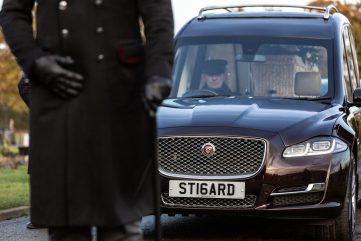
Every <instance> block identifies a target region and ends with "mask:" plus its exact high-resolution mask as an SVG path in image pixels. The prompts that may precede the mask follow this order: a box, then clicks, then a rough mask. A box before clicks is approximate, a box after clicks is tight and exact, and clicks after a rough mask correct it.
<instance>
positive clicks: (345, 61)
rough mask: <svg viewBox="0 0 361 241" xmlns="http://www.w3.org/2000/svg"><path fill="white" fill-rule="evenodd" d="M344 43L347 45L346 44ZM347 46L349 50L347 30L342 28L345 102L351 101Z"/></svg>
mask: <svg viewBox="0 0 361 241" xmlns="http://www.w3.org/2000/svg"><path fill="white" fill-rule="evenodd" d="M346 41H347V42H348V43H346ZM347 46H348V48H350V42H349V39H348V34H347V28H344V31H343V51H342V52H343V53H342V56H343V77H344V84H345V87H346V96H347V100H348V101H349V102H351V101H352V86H351V81H350V79H351V74H350V68H349V62H348V59H349V58H348V56H347V54H348V51H347Z"/></svg>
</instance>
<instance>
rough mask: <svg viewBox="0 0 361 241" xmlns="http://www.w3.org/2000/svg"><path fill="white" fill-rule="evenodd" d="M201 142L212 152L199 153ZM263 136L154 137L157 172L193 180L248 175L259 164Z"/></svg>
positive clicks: (255, 172)
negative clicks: (156, 153) (211, 145)
mask: <svg viewBox="0 0 361 241" xmlns="http://www.w3.org/2000/svg"><path fill="white" fill-rule="evenodd" d="M205 143H212V144H213V145H214V146H215V147H216V152H215V154H214V155H213V156H211V157H206V156H204V155H202V152H201V148H202V146H203V145H204V144H205ZM266 150H267V142H266V141H265V140H264V139H260V138H253V137H233V136H174V137H159V138H158V161H159V171H160V173H162V174H163V175H166V176H172V177H185V178H197V179H214V177H217V179H222V177H225V178H248V177H251V176H254V175H256V174H257V173H258V172H259V171H260V170H261V169H262V167H263V164H264V160H265V156H266Z"/></svg>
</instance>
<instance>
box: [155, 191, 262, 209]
mask: <svg viewBox="0 0 361 241" xmlns="http://www.w3.org/2000/svg"><path fill="white" fill-rule="evenodd" d="M161 198H162V203H163V204H164V205H165V206H167V207H182V208H243V209H245V208H252V207H254V205H255V203H256V200H257V196H256V195H246V196H245V198H244V199H225V198H188V197H186V198H184V197H170V196H169V195H168V193H162V194H161Z"/></svg>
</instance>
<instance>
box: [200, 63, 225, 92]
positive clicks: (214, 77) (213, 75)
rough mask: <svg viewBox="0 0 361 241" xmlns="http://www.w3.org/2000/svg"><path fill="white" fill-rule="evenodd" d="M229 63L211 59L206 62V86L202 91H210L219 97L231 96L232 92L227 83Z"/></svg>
mask: <svg viewBox="0 0 361 241" xmlns="http://www.w3.org/2000/svg"><path fill="white" fill-rule="evenodd" d="M226 67H227V61H226V60H224V59H211V60H206V61H205V62H204V65H203V68H202V73H203V74H202V78H203V81H204V85H203V86H202V88H201V89H203V90H209V91H212V92H215V93H217V94H218V95H231V94H232V91H231V90H230V88H229V87H228V86H227V84H226V83H225V81H226V78H227V75H226Z"/></svg>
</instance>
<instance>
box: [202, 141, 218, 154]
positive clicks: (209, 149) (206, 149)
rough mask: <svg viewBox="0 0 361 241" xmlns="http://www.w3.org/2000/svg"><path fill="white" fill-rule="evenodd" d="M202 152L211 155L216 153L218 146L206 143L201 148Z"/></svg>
mask: <svg viewBox="0 0 361 241" xmlns="http://www.w3.org/2000/svg"><path fill="white" fill-rule="evenodd" d="M201 151H202V154H203V155H204V156H206V157H211V156H213V155H214V154H215V153H216V147H215V146H214V145H213V144H212V143H206V144H204V145H203V146H202V148H201Z"/></svg>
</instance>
